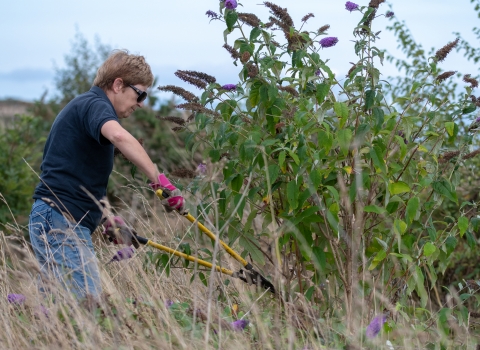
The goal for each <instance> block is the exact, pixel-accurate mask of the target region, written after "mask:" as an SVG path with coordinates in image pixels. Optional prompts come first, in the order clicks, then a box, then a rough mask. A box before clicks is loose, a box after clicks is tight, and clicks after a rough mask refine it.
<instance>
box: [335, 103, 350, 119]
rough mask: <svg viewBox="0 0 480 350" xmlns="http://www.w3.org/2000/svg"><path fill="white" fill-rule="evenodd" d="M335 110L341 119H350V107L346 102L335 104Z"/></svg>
mask: <svg viewBox="0 0 480 350" xmlns="http://www.w3.org/2000/svg"><path fill="white" fill-rule="evenodd" d="M333 110H334V111H335V114H336V115H337V117H339V118H348V106H347V104H346V103H344V102H335V103H334V104H333Z"/></svg>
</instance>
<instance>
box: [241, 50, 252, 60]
mask: <svg viewBox="0 0 480 350" xmlns="http://www.w3.org/2000/svg"><path fill="white" fill-rule="evenodd" d="M250 57H251V55H250V52H248V51H245V52H244V53H242V56H241V57H240V61H241V62H242V63H247V62H248V60H249V59H250Z"/></svg>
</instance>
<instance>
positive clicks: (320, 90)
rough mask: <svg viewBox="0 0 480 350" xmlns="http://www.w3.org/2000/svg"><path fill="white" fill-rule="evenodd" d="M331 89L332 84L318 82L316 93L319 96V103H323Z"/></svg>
mask: <svg viewBox="0 0 480 350" xmlns="http://www.w3.org/2000/svg"><path fill="white" fill-rule="evenodd" d="M329 91H330V85H328V84H325V83H322V84H317V92H316V94H315V97H316V98H317V103H318V104H322V102H323V101H324V100H325V97H327V95H328V92H329Z"/></svg>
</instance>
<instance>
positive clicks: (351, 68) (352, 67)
mask: <svg viewBox="0 0 480 350" xmlns="http://www.w3.org/2000/svg"><path fill="white" fill-rule="evenodd" d="M356 68H357V65H356V64H353V65H352V66H351V67H350V69H349V70H348V72H347V75H346V77H347V78H348V77H349V76H350V74H351V73H352V72H353V71H354V70H355V69H356Z"/></svg>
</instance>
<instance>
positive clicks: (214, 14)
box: [205, 10, 218, 19]
mask: <svg viewBox="0 0 480 350" xmlns="http://www.w3.org/2000/svg"><path fill="white" fill-rule="evenodd" d="M205 14H206V15H207V16H208V17H210V18H212V19H215V18H218V14H217V13H216V12H213V11H212V10H208V11H207V12H205Z"/></svg>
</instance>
